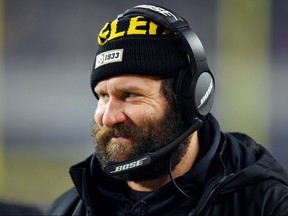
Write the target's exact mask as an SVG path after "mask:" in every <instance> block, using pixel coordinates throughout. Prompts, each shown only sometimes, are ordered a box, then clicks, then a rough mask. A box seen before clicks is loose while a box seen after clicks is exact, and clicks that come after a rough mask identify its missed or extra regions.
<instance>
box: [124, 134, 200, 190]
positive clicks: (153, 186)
mask: <svg viewBox="0 0 288 216" xmlns="http://www.w3.org/2000/svg"><path fill="white" fill-rule="evenodd" d="M198 153H199V139H198V132H197V131H196V132H194V133H193V134H192V135H191V136H190V143H189V146H188V148H187V152H186V153H185V155H184V156H183V157H182V159H181V160H180V162H179V163H178V164H177V165H176V167H175V168H174V170H173V171H172V176H173V178H177V177H179V176H182V175H184V174H185V173H186V172H188V171H189V170H190V169H191V168H192V166H193V165H194V163H195V160H196V158H197V155H198ZM170 181H171V179H170V177H169V175H166V176H163V177H161V178H158V179H154V180H149V181H143V182H134V181H128V182H127V184H128V186H129V187H130V188H132V189H133V190H136V191H147V192H148V191H154V190H157V189H159V188H160V187H162V186H164V185H165V184H167V183H168V182H170Z"/></svg>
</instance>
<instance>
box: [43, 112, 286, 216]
mask: <svg viewBox="0 0 288 216" xmlns="http://www.w3.org/2000/svg"><path fill="white" fill-rule="evenodd" d="M207 119H208V126H209V128H210V130H209V131H210V132H209V137H211V140H210V143H209V148H206V150H205V151H204V153H203V154H202V156H201V157H200V158H199V159H198V160H197V163H196V164H195V165H194V167H193V168H192V169H191V170H190V171H189V172H187V173H186V174H185V175H183V176H181V177H178V178H176V182H177V185H178V186H179V187H180V188H181V189H182V190H183V191H184V192H185V193H186V194H188V195H189V196H190V198H191V199H188V198H187V197H185V196H183V194H181V193H180V192H179V190H177V189H176V187H175V186H174V185H173V184H172V183H169V184H167V185H165V186H163V187H162V188H160V189H159V190H157V191H154V192H151V193H144V192H143V193H141V192H135V191H131V190H130V189H129V188H128V187H127V185H126V184H124V183H123V182H119V181H117V180H115V179H114V178H111V177H108V176H106V175H105V174H104V173H103V172H102V171H101V169H100V168H99V167H96V168H95V163H94V162H93V161H94V159H95V158H94V157H93V156H90V157H89V158H88V159H86V160H85V161H83V162H81V163H79V164H77V165H75V166H73V167H71V169H70V174H71V176H72V179H73V182H74V184H75V188H73V189H71V190H69V191H67V192H66V193H65V194H63V195H62V196H61V197H59V198H58V199H57V200H56V201H55V202H54V203H53V205H52V206H51V207H50V208H49V210H48V212H47V214H48V215H96V216H97V215H109V216H110V215H119V216H120V215H157V216H159V215H173V216H175V215H177V216H181V215H213V216H216V215H221V216H223V215H228V216H234V215H245V216H249V215H280V216H282V215H288V175H287V173H286V172H285V171H284V169H283V168H282V167H281V166H280V165H279V164H278V163H277V162H276V160H275V159H274V158H273V157H272V156H271V155H270V153H269V152H268V151H267V150H266V149H265V148H263V147H262V146H260V145H258V144H256V143H255V142H254V141H253V140H252V139H251V138H250V137H248V136H246V135H244V134H240V133H222V132H221V131H220V128H219V125H218V123H217V121H216V120H215V118H214V117H213V116H212V115H210V114H209V115H208V117H207ZM206 136H207V134H206ZM92 158H94V159H93V160H92ZM91 164H92V165H91Z"/></svg>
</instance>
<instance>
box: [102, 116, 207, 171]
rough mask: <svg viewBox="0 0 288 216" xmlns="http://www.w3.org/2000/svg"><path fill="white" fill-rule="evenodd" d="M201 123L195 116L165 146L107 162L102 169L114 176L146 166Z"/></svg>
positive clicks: (178, 143)
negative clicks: (126, 158) (117, 160)
mask: <svg viewBox="0 0 288 216" xmlns="http://www.w3.org/2000/svg"><path fill="white" fill-rule="evenodd" d="M202 124H203V122H202V120H200V119H199V118H195V119H193V121H192V125H191V126H190V127H189V128H188V129H187V130H186V131H185V132H184V133H183V134H181V135H180V136H179V137H177V138H176V139H175V140H174V141H172V142H171V143H169V144H168V145H167V146H165V147H163V148H161V149H159V150H157V151H155V152H148V153H145V154H143V155H140V156H137V157H133V158H131V159H129V160H126V161H122V162H109V163H107V164H106V166H105V167H104V168H103V171H104V172H105V173H106V174H108V175H110V176H114V175H117V174H119V173H123V172H128V171H130V170H134V169H138V168H141V167H144V166H147V165H149V164H151V163H153V162H155V161H156V160H157V159H158V158H160V157H163V156H165V155H167V154H169V153H170V152H172V151H173V150H174V149H176V147H178V145H180V144H181V143H182V142H183V141H184V140H185V139H186V138H187V137H188V136H189V135H190V134H192V133H194V132H195V131H196V130H198V129H199V128H200V127H201V126H202Z"/></svg>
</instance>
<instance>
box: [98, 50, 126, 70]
mask: <svg viewBox="0 0 288 216" xmlns="http://www.w3.org/2000/svg"><path fill="white" fill-rule="evenodd" d="M122 58H123V49H115V50H109V51H106V52H103V53H100V54H98V55H97V56H96V62H95V69H96V68H98V67H100V66H102V65H105V64H110V63H115V62H122Z"/></svg>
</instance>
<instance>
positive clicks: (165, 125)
mask: <svg viewBox="0 0 288 216" xmlns="http://www.w3.org/2000/svg"><path fill="white" fill-rule="evenodd" d="M95 92H96V93H97V95H98V97H99V102H98V107H97V109H96V112H95V116H94V125H93V128H92V135H93V138H94V142H95V146H96V155H97V158H98V160H99V161H100V163H101V165H102V166H104V165H105V164H106V163H108V162H110V161H113V162H121V161H124V160H127V159H130V158H132V157H134V156H139V155H142V154H144V153H147V152H153V151H156V150H158V149H160V148H162V147H164V146H166V145H167V144H169V143H170V142H171V141H173V140H174V139H175V138H176V137H178V136H179V135H180V134H181V133H182V132H183V130H184V124H183V122H182V120H181V118H180V115H179V113H176V112H175V111H174V110H173V109H172V107H171V106H170V105H169V103H168V101H167V99H166V98H165V97H164V95H163V92H162V89H161V80H160V79H157V78H155V77H146V76H132V75H125V76H117V77H113V78H110V79H107V80H104V81H101V82H99V83H98V84H97V86H96V87H95ZM180 155H181V154H180ZM179 157H180V156H179ZM179 159H180V158H177V162H178V161H179ZM177 162H176V163H177ZM168 163H169V158H167V157H166V158H163V159H161V160H159V162H157V163H155V164H153V167H150V166H149V168H147V169H146V170H145V168H142V169H141V170H139V171H138V170H134V171H129V173H124V174H119V176H117V177H116V178H118V179H121V180H132V181H141V180H148V179H154V178H157V177H160V176H162V175H163V174H164V173H166V172H167V170H166V169H167V166H168Z"/></svg>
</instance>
